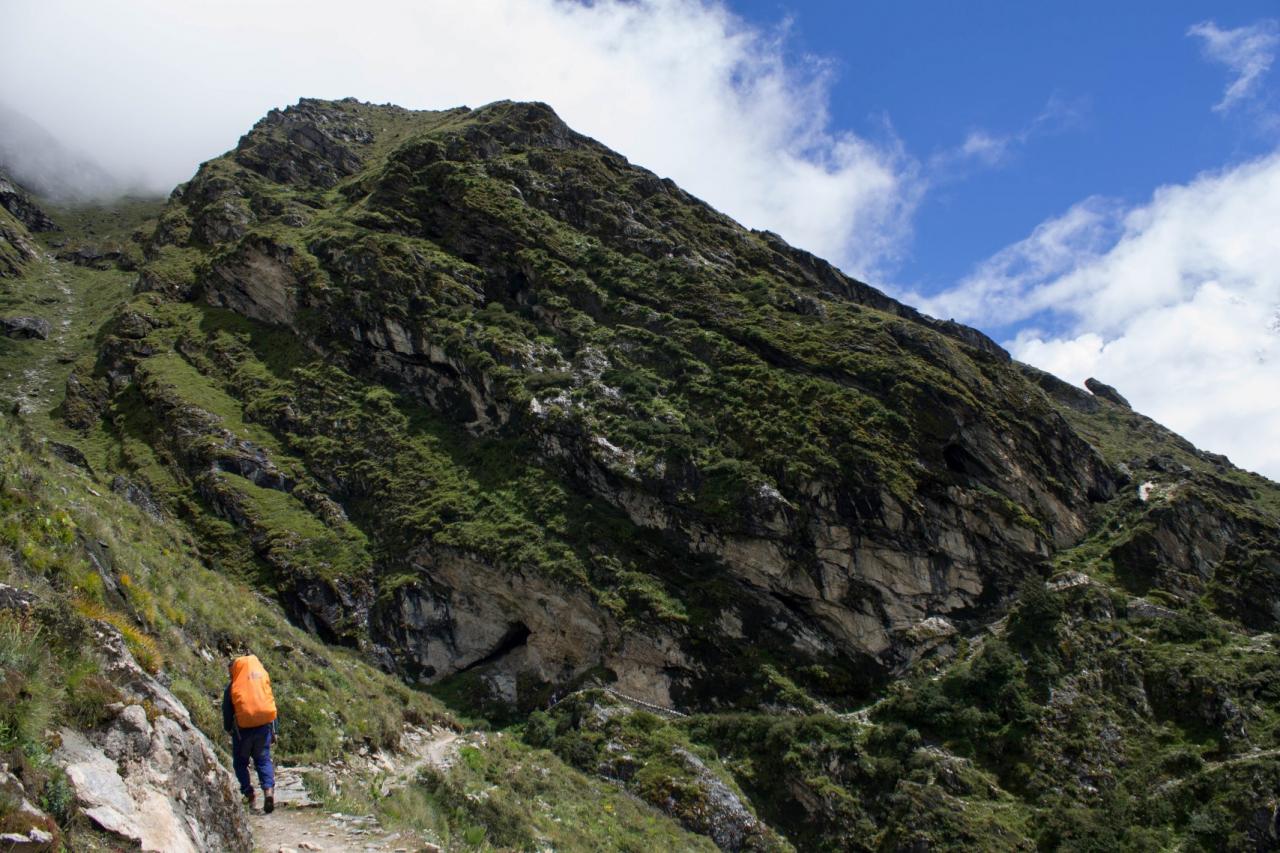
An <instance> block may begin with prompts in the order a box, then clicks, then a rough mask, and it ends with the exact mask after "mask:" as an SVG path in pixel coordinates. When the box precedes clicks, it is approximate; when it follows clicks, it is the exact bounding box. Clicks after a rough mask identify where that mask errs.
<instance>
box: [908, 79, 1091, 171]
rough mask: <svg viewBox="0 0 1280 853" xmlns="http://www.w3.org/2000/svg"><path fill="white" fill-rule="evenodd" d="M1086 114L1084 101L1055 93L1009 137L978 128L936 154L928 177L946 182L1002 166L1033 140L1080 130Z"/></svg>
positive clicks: (1087, 107)
mask: <svg viewBox="0 0 1280 853" xmlns="http://www.w3.org/2000/svg"><path fill="white" fill-rule="evenodd" d="M1088 112H1089V102H1088V100H1087V99H1085V98H1074V99H1069V98H1064V97H1063V96H1062V95H1060V94H1057V93H1055V94H1053V95H1052V96H1050V98H1049V100H1047V101H1046V102H1045V105H1044V108H1043V109H1041V110H1040V112H1039V113H1037V114H1036V115H1035V117H1034V118H1032V119H1031V120H1030V121H1028V122H1027V123H1026V124H1025V125H1023V126H1022V127H1021V128H1019V129H1017V130H1015V131H1013V132H1011V133H996V132H993V131H990V130H987V129H985V128H980V127H979V128H973V129H971V130H970V131H969V132H968V134H966V135H965V138H964V141H963V142H961V143H960V144H959V145H958V146H955V147H954V148H949V149H946V150H943V151H941V152H938V153H937V154H935V155H934V156H933V157H932V158H931V159H930V161H929V166H930V172H931V177H932V179H933V180H934V181H935V182H945V181H947V180H956V179H959V178H963V177H965V176H966V174H967V172H968V171H969V170H970V169H971V168H972V167H973V166H980V167H985V168H996V167H999V166H1003V165H1004V164H1005V163H1007V162H1008V161H1009V160H1010V159H1011V158H1013V157H1015V156H1017V154H1018V153H1019V152H1020V151H1021V149H1022V148H1024V147H1026V146H1027V144H1028V143H1030V142H1032V141H1033V140H1035V139H1037V138H1039V137H1044V136H1052V135H1054V134H1058V133H1063V132H1065V131H1067V130H1070V129H1072V128H1075V127H1077V126H1079V125H1080V124H1081V123H1083V122H1084V120H1085V117H1086V116H1087V114H1088Z"/></svg>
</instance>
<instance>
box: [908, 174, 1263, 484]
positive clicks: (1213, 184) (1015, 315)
mask: <svg viewBox="0 0 1280 853" xmlns="http://www.w3.org/2000/svg"><path fill="white" fill-rule="evenodd" d="M1277 234H1280V152H1277V153H1274V154H1272V155H1270V156H1267V157H1264V158H1261V159H1258V160H1254V161H1251V162H1248V163H1244V164H1242V165H1239V166H1237V167H1235V168H1232V169H1228V170H1225V171H1222V172H1216V173H1211V174H1205V175H1201V176H1199V177H1197V178H1196V179H1195V180H1193V181H1191V182H1189V183H1187V184H1181V185H1174V186H1167V187H1162V188H1161V189H1159V190H1157V191H1156V192H1155V194H1154V196H1153V197H1152V198H1151V200H1150V201H1149V202H1148V203H1146V204H1143V205H1139V206H1136V207H1132V208H1125V207H1123V206H1121V205H1119V204H1116V203H1115V202H1109V201H1107V200H1104V199H1088V200H1086V201H1083V202H1081V203H1080V204H1077V205H1075V206H1074V207H1072V208H1071V209H1070V210H1068V211H1067V212H1066V213H1064V214H1063V215H1061V216H1059V217H1057V218H1055V219H1052V220H1050V221H1048V222H1045V223H1043V224H1041V225H1040V226H1039V227H1038V228H1036V229H1035V231H1034V232H1033V233H1032V234H1031V235H1030V236H1029V237H1027V238H1026V239H1025V240H1023V241H1021V242H1019V243H1016V244H1014V245H1012V246H1009V247H1008V248H1006V249H1004V250H1003V251H1001V252H1000V253H998V254H997V255H995V256H994V257H992V258H991V259H990V260H988V261H987V262H985V263H984V264H982V265H980V266H979V267H978V268H977V269H976V270H975V272H974V273H973V275H971V276H970V277H969V278H967V279H965V280H964V281H962V282H961V283H960V284H959V285H957V287H956V288H954V289H953V290H950V291H948V292H946V293H943V294H940V295H938V296H936V297H933V298H931V299H926V300H924V303H925V304H924V308H925V310H928V311H931V312H933V313H935V314H939V315H941V316H944V317H945V316H954V317H956V318H957V319H961V320H966V321H970V322H981V323H983V325H985V326H986V327H987V328H992V327H1000V326H1005V327H1013V326H1015V325H1017V324H1019V323H1025V324H1027V326H1026V327H1024V328H1023V329H1022V330H1021V331H1019V332H1017V334H1016V336H1015V337H1014V338H1013V340H1012V341H1011V342H1010V343H1009V347H1010V349H1011V350H1012V352H1013V354H1014V356H1015V357H1016V358H1019V359H1021V360H1023V361H1027V362H1029V363H1031V364H1034V365H1036V366H1038V367H1041V368H1043V369H1045V370H1048V371H1050V372H1052V373H1055V374H1057V375H1059V376H1061V377H1062V378H1064V379H1067V380H1069V381H1073V382H1077V383H1078V382H1082V381H1083V380H1084V379H1085V378H1086V377H1088V376H1097V377H1098V378H1099V379H1101V380H1102V381H1104V382H1107V383H1110V384H1112V385H1115V386H1116V387H1117V388H1119V390H1120V392H1121V393H1122V394H1124V395H1125V396H1126V397H1128V398H1129V400H1130V401H1131V402H1132V403H1133V405H1134V407H1135V408H1136V409H1138V410H1140V411H1143V412H1144V413H1146V414H1149V415H1151V416H1152V417H1154V418H1155V419H1156V420H1158V421H1160V422H1161V423H1164V424H1167V425H1168V426H1170V427H1172V428H1174V429H1176V430H1178V431H1179V432H1181V433H1182V434H1183V435H1185V436H1186V437H1187V438H1189V439H1191V440H1192V441H1193V442H1194V443H1196V444H1197V445H1198V446H1200V447H1204V448H1206V449H1209V450H1215V451H1218V452H1224V451H1225V452H1229V453H1230V454H1231V455H1232V456H1233V457H1234V458H1235V461H1237V462H1238V463H1240V464H1243V465H1245V466H1246V467H1250V468H1253V469H1255V470H1258V471H1259V472H1260V473H1263V474H1266V475H1267V476H1269V477H1271V478H1272V479H1276V480H1280V442H1278V441H1277V440H1276V437H1277V436H1280V239H1277V238H1276V235H1277Z"/></svg>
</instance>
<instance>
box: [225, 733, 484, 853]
mask: <svg viewBox="0 0 1280 853" xmlns="http://www.w3.org/2000/svg"><path fill="white" fill-rule="evenodd" d="M458 737H459V736H458V734H457V733H456V732H453V731H449V730H447V729H410V730H408V731H406V732H405V735H404V737H403V738H402V739H401V743H400V747H401V751H400V752H398V753H394V754H389V753H378V754H375V755H372V756H367V757H361V758H359V759H357V760H356V761H353V762H351V763H349V764H345V765H342V766H333V767H280V768H277V771H276V809H275V811H274V812H273V813H272V814H269V815H268V814H263V813H262V802H261V799H259V801H258V803H257V807H256V808H255V809H254V810H253V813H252V814H251V815H250V818H249V823H250V826H251V827H252V829H253V840H254V849H255V850H256V851H261V853H290V851H295V852H296V853H302V851H321V850H323V851H330V853H333V851H361V853H363V851H386V853H421V851H432V850H439V849H440V848H439V847H437V846H436V845H434V844H432V843H431V842H429V841H425V840H424V839H422V838H420V837H418V836H417V835H415V834H413V833H404V832H398V831H395V830H391V829H387V828H385V827H383V826H381V825H379V823H378V820H377V818H375V817H372V816H369V815H350V814H344V813H342V812H337V811H332V810H329V809H326V808H324V807H323V806H322V805H321V804H320V803H318V802H316V801H315V800H314V799H312V797H311V795H310V793H309V792H308V791H307V788H306V786H305V785H304V784H303V776H304V775H305V774H307V773H316V774H319V775H321V776H323V777H326V778H330V779H332V780H333V781H335V782H337V783H338V784H339V785H341V784H348V783H352V782H357V781H359V782H361V783H363V784H373V785H377V786H378V790H379V793H380V795H381V796H386V795H387V794H389V793H390V792H391V791H393V790H395V789H396V788H398V787H401V786H403V785H408V784H410V783H412V781H413V780H414V779H415V778H416V777H417V775H418V773H419V771H421V770H422V769H423V768H424V767H435V768H437V769H440V770H445V769H447V768H448V767H449V766H450V765H452V763H453V761H454V760H455V758H456V756H457V749H458V743H457V740H458Z"/></svg>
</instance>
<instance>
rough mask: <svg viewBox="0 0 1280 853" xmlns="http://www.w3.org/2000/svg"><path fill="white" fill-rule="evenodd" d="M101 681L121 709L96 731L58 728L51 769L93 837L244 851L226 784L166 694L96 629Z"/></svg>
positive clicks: (245, 829)
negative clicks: (111, 688)
mask: <svg viewBox="0 0 1280 853" xmlns="http://www.w3.org/2000/svg"><path fill="white" fill-rule="evenodd" d="M97 634H98V636H97V640H98V648H99V650H100V652H101V654H102V656H103V658H104V659H105V661H106V664H107V667H106V672H107V674H108V676H109V677H110V678H111V680H112V682H113V683H115V684H117V685H118V686H119V687H121V688H122V690H123V692H124V695H125V697H126V698H127V700H128V702H127V703H122V704H120V705H119V706H118V707H115V708H112V709H108V710H111V711H114V712H115V713H114V717H113V718H112V719H111V720H110V721H109V722H108V723H106V724H105V725H104V726H102V727H100V728H98V729H96V730H92V731H88V732H80V731H75V730H72V729H68V728H64V729H62V730H61V731H60V732H59V739H60V741H61V745H60V746H59V748H58V750H57V751H56V752H55V753H54V760H55V761H56V762H57V763H58V764H59V765H61V766H62V767H64V768H65V771H66V774H67V779H68V781H69V782H70V783H71V786H72V788H73V789H74V791H75V795H76V800H77V803H78V805H79V807H80V810H81V812H82V813H83V814H84V815H85V816H86V817H88V818H89V819H90V820H92V821H93V822H94V823H95V824H97V825H98V826H99V827H100V828H102V829H104V830H106V831H107V832H110V833H112V834H114V835H118V836H121V837H123V838H125V839H128V840H129V841H131V842H133V843H135V844H137V845H138V846H139V847H140V849H142V850H155V851H162V853H221V851H248V850H250V849H252V847H253V843H252V838H251V837H250V833H249V826H248V823H247V821H246V820H245V815H244V810H243V809H242V808H241V806H240V801H239V795H238V792H237V790H236V785H235V781H234V780H233V779H232V778H231V775H230V774H229V773H228V772H227V770H226V768H224V767H223V766H222V765H221V763H219V761H218V756H217V754H216V753H215V752H214V750H213V746H212V744H210V743H209V739H208V738H206V737H205V736H204V734H203V733H202V732H201V731H200V730H199V729H198V728H196V726H195V724H194V723H193V722H192V721H191V716H190V714H189V713H188V711H187V709H186V707H184V706H183V704H182V703H181V702H179V701H178V700H177V699H176V698H174V696H173V694H172V693H170V692H169V691H168V690H166V689H165V688H164V687H163V686H161V685H160V684H159V682H157V681H156V680H155V679H154V678H152V677H151V676H150V675H148V674H147V673H146V672H145V671H144V670H143V669H142V668H141V667H139V666H138V664H137V662H136V661H134V659H133V656H132V655H131V654H130V653H129V650H128V648H126V646H125V643H124V639H123V638H122V637H121V636H120V634H119V632H118V631H116V629H114V628H113V627H111V626H110V625H107V624H106V623H99V624H98V627H97Z"/></svg>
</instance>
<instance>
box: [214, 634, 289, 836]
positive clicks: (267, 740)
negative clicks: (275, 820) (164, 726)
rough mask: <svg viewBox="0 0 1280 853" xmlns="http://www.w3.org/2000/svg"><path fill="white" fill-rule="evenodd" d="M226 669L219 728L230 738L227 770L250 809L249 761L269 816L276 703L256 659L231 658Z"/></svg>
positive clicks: (273, 785)
mask: <svg viewBox="0 0 1280 853" xmlns="http://www.w3.org/2000/svg"><path fill="white" fill-rule="evenodd" d="M227 669H228V671H229V672H230V674H231V680H230V683H228V684H227V689H226V690H224V691H223V693H222V727H223V728H224V729H226V731H228V732H229V733H230V734H231V767H232V769H234V770H235V772H236V781H237V782H239V783H240V793H241V794H243V795H244V800H245V802H246V803H248V805H249V807H250V808H252V807H253V801H254V794H253V783H252V782H251V781H250V779H249V759H250V758H252V759H253V766H254V768H255V769H256V770H257V771H258V784H259V785H261V786H262V811H263V812H264V813H266V814H271V813H272V812H273V811H275V808H276V800H275V788H276V778H275V776H276V771H275V767H273V766H272V764H271V741H272V740H274V739H275V733H276V701H275V698H274V697H273V696H272V695H271V677H270V676H269V675H267V670H266V669H265V668H264V667H263V666H262V662H261V661H259V660H258V658H257V656H256V655H242V656H240V657H238V658H235V659H233V660H232V661H231V663H230V664H228V666H227Z"/></svg>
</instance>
